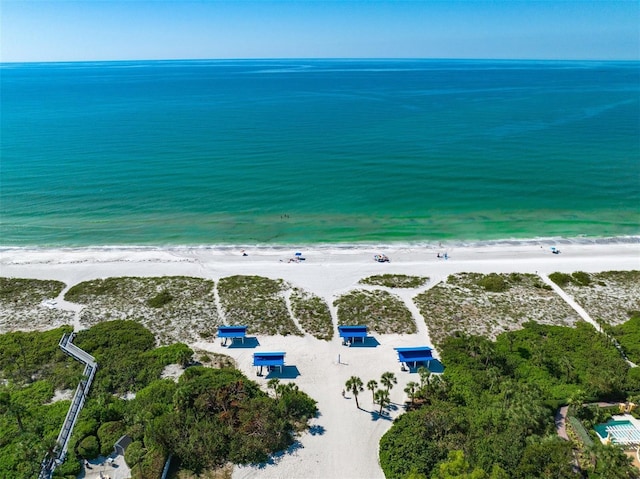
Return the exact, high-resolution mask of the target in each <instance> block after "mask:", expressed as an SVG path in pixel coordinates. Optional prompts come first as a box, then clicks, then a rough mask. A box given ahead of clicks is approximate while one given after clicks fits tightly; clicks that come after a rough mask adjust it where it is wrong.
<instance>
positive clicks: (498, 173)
mask: <svg viewBox="0 0 640 479" xmlns="http://www.w3.org/2000/svg"><path fill="white" fill-rule="evenodd" d="M0 75H1V76H0V81H1V87H2V91H1V93H2V96H1V102H2V103H1V105H2V109H1V131H0V133H1V163H0V221H1V224H0V245H1V246H5V247H6V246H43V247H44V246H90V245H93V246H100V245H154V246H166V245H175V246H177V245H225V244H227V245H232V244H236V245H237V244H242V245H244V244H260V245H278V244H285V245H286V244H312V243H329V244H335V243H346V244H352V243H376V244H379V243H392V242H407V243H430V242H440V241H449V242H452V241H453V242H455V241H459V242H472V241H473V242H475V241H493V240H500V239H531V238H541V237H542V238H547V237H564V238H584V239H585V240H586V241H589V240H590V239H594V238H603V237H625V236H637V235H638V234H640V64H639V63H637V62H533V61H526V62H520V61H497V62H496V61H441V60H402V61H395V60H394V61H380V60H376V61H374V60H359V61H348V60H322V61H320V60H317V61H316V60H252V61H248V60H247V61H166V62H155V61H154V62H106V63H102V62H100V63H42V64H3V65H2V66H1V69H0Z"/></svg>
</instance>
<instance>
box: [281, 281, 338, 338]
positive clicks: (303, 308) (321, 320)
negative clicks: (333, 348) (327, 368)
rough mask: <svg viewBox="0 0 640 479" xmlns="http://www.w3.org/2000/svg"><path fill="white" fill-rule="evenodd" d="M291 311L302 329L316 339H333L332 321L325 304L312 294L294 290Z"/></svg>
mask: <svg viewBox="0 0 640 479" xmlns="http://www.w3.org/2000/svg"><path fill="white" fill-rule="evenodd" d="M290 301H291V310H292V311H293V314H294V315H295V316H296V317H297V318H298V322H299V323H300V325H301V326H302V328H303V329H304V330H305V331H306V332H307V333H309V334H311V335H313V336H314V337H316V338H318V339H324V340H326V341H329V340H330V339H331V338H332V337H333V320H332V319H331V312H330V311H329V306H328V305H327V303H326V302H325V301H324V300H323V299H322V298H320V297H319V296H316V295H314V294H311V293H309V292H307V291H303V290H301V289H298V288H295V289H294V290H293V291H292V293H291V298H290Z"/></svg>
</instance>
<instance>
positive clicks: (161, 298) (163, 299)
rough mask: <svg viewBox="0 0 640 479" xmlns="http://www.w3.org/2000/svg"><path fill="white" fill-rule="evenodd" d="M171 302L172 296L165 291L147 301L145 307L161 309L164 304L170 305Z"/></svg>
mask: <svg viewBox="0 0 640 479" xmlns="http://www.w3.org/2000/svg"><path fill="white" fill-rule="evenodd" d="M171 301H173V296H171V293H169V291H167V290H166V289H165V290H163V291H161V292H159V293H158V294H156V295H155V296H153V297H152V298H149V299H148V300H147V306H149V307H150V308H162V307H163V306H164V305H165V304H167V303H170V302H171Z"/></svg>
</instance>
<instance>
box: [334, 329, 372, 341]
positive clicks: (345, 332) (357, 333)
mask: <svg viewBox="0 0 640 479" xmlns="http://www.w3.org/2000/svg"><path fill="white" fill-rule="evenodd" d="M338 333H339V334H340V337H341V338H342V343H343V344H344V343H346V344H351V343H353V342H354V341H355V340H356V338H360V340H361V341H362V342H363V343H364V340H365V339H366V337H367V327H366V326H338Z"/></svg>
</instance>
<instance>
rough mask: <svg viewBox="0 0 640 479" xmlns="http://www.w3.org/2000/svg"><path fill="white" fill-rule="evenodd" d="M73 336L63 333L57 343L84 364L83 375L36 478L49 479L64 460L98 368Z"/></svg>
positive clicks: (92, 358) (72, 334) (73, 334)
mask: <svg viewBox="0 0 640 479" xmlns="http://www.w3.org/2000/svg"><path fill="white" fill-rule="evenodd" d="M75 336H76V334H75V333H66V334H64V335H63V336H62V339H60V343H59V345H60V349H62V351H64V352H65V353H66V354H68V355H69V356H71V357H72V358H74V359H76V360H78V361H80V362H81V363H83V364H84V372H83V373H82V375H83V376H82V379H81V380H80V384H78V387H77V388H76V393H75V394H74V395H73V399H72V400H71V406H70V407H69V411H68V412H67V417H66V418H65V420H64V423H63V425H62V429H60V434H59V435H58V439H57V440H56V445H55V447H54V449H53V454H51V455H47V457H45V458H44V460H43V461H42V464H41V468H40V475H39V476H38V479H50V478H51V476H52V475H53V471H54V470H55V468H56V467H57V466H58V465H59V464H62V461H64V458H65V456H66V454H67V447H68V446H69V440H70V439H71V433H72V432H73V427H74V426H75V425H76V421H77V420H78V416H79V415H80V411H82V407H83V406H84V402H85V400H86V398H87V394H88V393H89V389H90V388H91V383H92V382H93V378H94V376H95V375H96V370H97V369H98V363H96V360H95V358H94V357H93V356H91V355H90V354H89V353H87V352H86V351H83V350H82V349H80V348H79V347H78V346H76V345H75V344H73V339H74V338H75Z"/></svg>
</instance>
